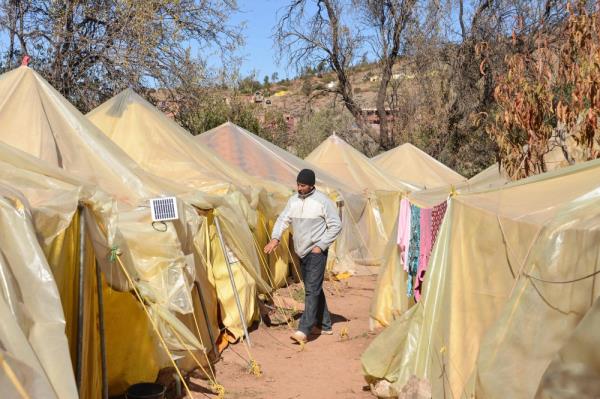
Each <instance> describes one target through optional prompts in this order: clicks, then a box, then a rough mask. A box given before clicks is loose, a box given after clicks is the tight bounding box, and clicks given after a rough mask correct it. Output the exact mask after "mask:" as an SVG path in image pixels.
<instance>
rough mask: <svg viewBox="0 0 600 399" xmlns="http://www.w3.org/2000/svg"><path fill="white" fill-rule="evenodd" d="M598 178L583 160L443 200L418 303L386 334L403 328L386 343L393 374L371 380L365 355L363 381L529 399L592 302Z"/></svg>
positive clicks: (369, 357)
mask: <svg viewBox="0 0 600 399" xmlns="http://www.w3.org/2000/svg"><path fill="white" fill-rule="evenodd" d="M598 181H600V162H599V161H592V162H588V163H585V164H581V165H577V166H574V167H570V168H566V169H563V170H559V171H555V172H552V173H547V174H544V175H539V176H535V177H532V178H529V179H525V180H522V181H519V182H515V183H512V184H509V185H507V186H505V187H504V188H503V189H500V190H493V191H489V192H482V193H472V194H460V195H456V196H454V197H452V198H451V199H450V202H449V207H448V211H447V215H446V218H445V220H444V223H443V225H442V229H441V232H440V234H439V237H438V241H437V243H436V245H435V248H434V252H433V254H432V259H431V263H430V269H429V271H428V277H427V278H426V281H425V287H424V291H425V292H424V295H425V296H424V299H423V301H422V302H421V303H420V304H419V305H418V306H416V307H414V310H413V311H411V314H412V316H410V315H409V316H408V320H405V323H398V324H393V325H392V326H390V327H389V328H398V329H404V331H413V332H412V333H411V334H413V336H412V337H411V339H409V340H407V341H406V342H407V343H405V344H401V345H396V344H395V343H393V342H391V341H387V345H388V347H389V348H395V351H394V352H395V354H397V356H400V357H402V359H401V360H397V362H399V363H401V364H402V365H403V368H402V371H400V370H398V369H395V370H392V369H390V372H389V373H386V374H385V375H384V376H383V377H381V374H379V376H375V375H370V374H369V373H368V370H370V369H373V364H376V363H377V362H378V361H379V360H378V359H377V358H376V357H375V356H374V353H375V352H372V351H370V350H368V351H367V352H365V356H363V367H364V368H365V370H367V378H368V379H371V378H384V379H386V380H388V381H395V384H396V386H398V387H401V386H402V385H403V384H404V383H406V381H407V378H406V377H407V376H408V375H411V374H415V375H416V376H417V377H419V378H424V379H427V380H429V381H430V382H431V384H432V392H433V397H444V396H446V397H472V396H474V397H478V398H479V397H481V398H507V397H510V398H530V397H533V396H534V395H535V392H536V389H537V387H538V385H539V382H540V379H541V378H542V375H543V373H544V371H545V370H546V368H547V367H548V365H549V364H550V362H551V360H552V357H553V356H554V354H555V353H556V352H557V351H558V350H559V349H560V348H561V347H562V346H563V344H564V343H565V340H566V339H567V338H568V336H569V335H570V334H571V333H572V331H573V329H574V328H575V327H576V325H577V323H578V322H579V321H580V320H581V318H582V317H583V316H584V314H585V313H586V312H587V310H588V309H589V308H590V306H591V304H592V303H593V300H594V299H595V298H596V296H597V293H596V290H595V289H594V286H595V284H596V285H597V281H596V280H597V277H596V275H594V273H595V272H596V271H597V270H598V269H599V268H600V265H599V264H598V259H599V258H598V252H597V242H598V239H599V238H600V237H599V236H598V227H597V226H598V215H599V212H598V208H597V203H598V202H597V196H598V195H599V194H600V193H599V190H598V186H599V185H598ZM528 276H535V278H537V279H541V280H543V281H544V282H543V281H538V280H535V279H533V278H531V277H528ZM586 276H587V277H586ZM580 277H586V278H583V279H581V280H580V279H579V278H580ZM553 282H554V283H553ZM559 282H563V283H560V284H559ZM417 326H420V327H417ZM540 326H543V328H540ZM388 334H390V335H391V334H392V333H391V332H390V333H388ZM378 339H379V338H378ZM382 339H385V338H382ZM374 345H375V344H374ZM377 345H379V346H380V347H381V345H382V343H377ZM407 345H410V348H409V347H407ZM382 367H383V366H382V365H379V366H377V369H382ZM507 381H519V383H518V384H517V383H515V384H510V383H507Z"/></svg>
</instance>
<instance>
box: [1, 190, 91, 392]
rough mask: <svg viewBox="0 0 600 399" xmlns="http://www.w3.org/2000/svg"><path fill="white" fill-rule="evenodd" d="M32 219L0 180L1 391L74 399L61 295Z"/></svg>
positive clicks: (20, 200) (24, 203) (21, 201)
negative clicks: (39, 242)
mask: <svg viewBox="0 0 600 399" xmlns="http://www.w3.org/2000/svg"><path fill="white" fill-rule="evenodd" d="M32 219H33V217H32V214H31V212H30V209H29V207H28V204H27V200H26V199H25V198H24V197H22V195H21V193H19V192H18V191H16V190H14V189H12V188H10V187H7V186H4V185H3V184H2V183H0V317H1V319H2V323H0V392H2V397H3V398H7V399H12V398H15V399H17V398H22V397H27V396H29V397H31V398H56V399H58V398H61V399H62V398H65V399H69V398H73V399H75V398H78V397H79V395H78V393H77V386H76V384H75V378H74V375H73V372H72V368H71V358H70V354H69V343H68V341H67V336H66V335H65V318H64V314H63V309H62V305H61V301H60V295H59V292H58V288H57V286H56V283H55V281H54V279H53V277H52V272H51V270H50V266H49V265H48V262H47V261H46V258H45V256H44V252H43V251H42V248H41V247H40V246H39V244H38V241H37V236H36V231H35V229H34V227H33V222H32ZM24 394H25V395H27V396H23V395H24Z"/></svg>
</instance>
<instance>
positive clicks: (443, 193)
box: [370, 164, 508, 329]
mask: <svg viewBox="0 0 600 399" xmlns="http://www.w3.org/2000/svg"><path fill="white" fill-rule="evenodd" d="M507 182H508V180H507V179H506V178H505V177H504V176H503V174H501V173H500V172H499V169H498V165H497V164H496V165H492V166H490V167H489V168H487V169H485V170H484V171H482V172H481V173H480V174H478V175H476V176H474V177H473V178H471V179H469V180H468V181H467V182H463V183H458V184H456V185H451V186H440V187H437V188H432V189H427V190H421V191H414V192H411V193H410V194H408V196H407V198H408V200H409V201H410V202H411V203H413V204H416V205H417V206H420V207H422V208H431V207H434V206H436V205H439V204H441V203H442V202H445V201H447V200H448V198H450V196H452V195H457V194H465V193H469V192H480V191H487V190H490V189H492V188H498V187H501V186H502V185H504V184H506V183H507ZM397 229H398V220H397V218H395V226H394V230H393V232H392V233H391V235H390V237H391V239H390V241H389V242H388V245H387V246H386V248H385V252H384V256H383V259H384V262H383V263H382V265H381V268H380V270H379V274H378V276H377V284H376V286H375V292H374V294H373V299H372V301H371V309H370V326H371V329H375V328H376V327H381V326H384V327H385V326H388V325H390V324H391V323H392V321H393V320H394V319H395V318H397V317H398V316H399V315H401V314H402V313H404V312H405V311H406V310H408V308H409V307H410V306H411V305H412V304H413V303H414V301H413V300H412V299H409V298H407V297H406V293H405V291H406V283H407V274H406V272H405V271H404V270H403V265H402V263H401V261H400V259H399V258H400V256H399V252H398V251H399V250H398V245H397V243H396V237H397V234H398V230H397ZM426 278H427V277H426Z"/></svg>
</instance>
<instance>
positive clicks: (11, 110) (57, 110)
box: [0, 67, 260, 366]
mask: <svg viewBox="0 0 600 399" xmlns="http://www.w3.org/2000/svg"><path fill="white" fill-rule="evenodd" d="M23 132H27V135H25V134H23ZM0 141H3V142H7V143H9V144H11V145H13V146H15V147H17V148H20V149H21V150H25V151H26V152H29V153H30V154H32V155H34V156H36V157H38V158H41V159H42V160H46V161H47V162H50V163H53V164H54V165H56V166H59V167H61V168H63V169H65V170H66V171H68V173H69V174H71V175H73V176H76V177H77V178H78V179H82V180H84V181H87V182H89V183H90V184H95V185H98V186H100V187H101V188H102V189H104V190H105V191H106V192H109V193H111V194H113V195H114V196H115V197H116V198H117V203H116V204H115V203H113V202H112V201H108V202H107V203H104V202H102V201H95V200H94V201H89V205H90V209H91V211H92V214H93V218H91V219H90V221H93V223H88V228H89V229H90V231H91V234H92V240H93V243H94V249H95V251H96V259H97V260H98V261H99V262H100V263H101V265H102V267H103V271H104V275H105V276H106V277H107V280H108V283H109V285H110V286H111V287H112V288H115V289H118V290H127V289H129V284H128V283H127V281H126V279H125V278H124V276H123V274H122V273H121V271H120V268H119V267H118V266H117V264H116V263H110V262H108V260H107V259H108V255H109V252H110V248H111V247H114V248H115V249H116V250H118V251H120V252H121V258H122V259H123V262H124V264H125V267H126V268H127V269H128V270H129V273H131V274H133V276H134V278H136V277H137V278H138V279H139V280H138V288H139V289H140V290H141V291H142V293H143V295H144V296H145V297H146V300H148V301H149V302H150V303H152V304H153V305H152V306H153V309H157V308H156V306H159V307H161V309H158V310H161V311H160V312H154V313H153V314H154V315H155V316H156V315H160V321H161V323H162V324H163V325H162V329H163V330H165V329H167V331H168V327H167V326H168V325H172V324H173V320H169V318H173V317H174V316H173V315H174V314H188V315H189V314H191V312H192V311H193V310H194V304H193V299H192V295H191V288H192V282H193V280H194V278H196V279H205V278H206V277H205V276H202V275H200V276H198V275H195V269H194V267H193V266H192V267H189V265H188V261H187V260H188V259H189V257H190V256H193V255H192V254H193V253H194V242H193V239H192V238H193V235H194V234H195V232H199V231H200V227H201V223H202V219H201V218H200V217H199V216H198V214H197V210H196V209H194V208H193V207H191V206H190V205H188V204H189V202H183V201H180V206H181V209H180V211H181V212H180V216H181V220H180V221H179V222H176V223H167V224H166V231H157V230H155V229H154V228H153V226H152V224H151V219H150V212H149V210H148V203H147V198H148V197H149V196H159V195H164V194H173V193H175V194H177V193H179V192H181V187H179V186H178V185H176V184H174V183H171V182H169V181H167V180H164V179H161V178H158V177H155V176H152V175H150V174H148V173H146V172H144V171H143V170H142V169H141V168H140V167H139V166H138V165H137V164H136V163H135V162H134V161H133V160H131V159H130V158H129V157H128V156H127V155H126V154H125V153H124V152H123V151H121V150H120V149H119V148H118V147H117V146H116V145H115V144H114V143H112V141H110V140H109V139H108V138H107V137H106V136H105V135H104V134H102V133H101V132H100V131H99V130H98V129H97V128H96V127H94V126H93V125H92V124H91V123H90V122H89V121H87V120H86V119H85V117H84V116H83V115H81V114H80V113H79V112H78V111H77V110H76V109H75V108H74V107H73V106H72V105H71V104H69V103H68V102H67V101H66V100H65V99H64V98H62V97H61V96H60V94H59V93H58V92H57V91H56V90H54V89H53V88H52V87H51V86H50V85H49V84H48V83H47V82H45V81H44V80H43V79H42V78H41V77H40V76H39V75H38V74H36V73H35V72H33V71H32V70H31V69H29V68H27V67H21V68H19V69H17V70H14V71H12V72H9V73H6V74H4V75H1V76H0ZM13 155H14V154H13ZM13 155H11V154H8V155H7V158H8V159H16V158H18V157H14V156H13ZM3 156H4V155H3ZM16 162H17V163H16V164H15V165H17V166H20V164H19V162H21V163H22V160H16ZM32 168H33V170H35V171H37V172H39V173H40V174H42V175H43V174H46V172H45V171H44V170H43V169H44V168H43V167H42V164H41V163H38V164H32ZM51 173H54V172H51ZM72 179H73V178H71V180H72ZM40 181H44V178H43V177H42V178H41V179H40ZM64 181H67V182H68V181H69V179H68V178H65V180H64ZM27 184H28V185H30V186H31V187H33V188H35V180H31V179H29V180H27ZM36 191H37V194H36V195H40V196H41V197H40V198H46V200H47V201H46V204H48V203H52V206H51V207H50V208H52V207H60V206H61V205H62V204H61V201H62V200H65V199H66V198H67V197H68V198H69V199H70V200H71V201H72V200H73V199H74V198H78V197H77V196H75V197H73V194H65V195H67V197H63V198H61V197H55V198H52V199H48V198H49V197H50V195H51V191H50V190H48V191H47V192H45V193H44V191H43V189H41V188H40V189H39V190H36ZM76 191H77V190H75V191H74V192H76ZM40 193H44V194H43V195H42V194H40ZM52 201H54V203H53V202H52ZM220 201H223V200H222V198H220V197H215V196H208V195H206V196H201V195H199V194H197V193H194V196H193V202H194V205H196V206H198V207H201V208H207V209H211V208H214V207H215V206H216V205H218V204H220V203H221V202H220ZM65 203H67V202H65ZM68 203H70V204H72V203H73V202H68ZM115 205H116V206H115ZM117 209H118V212H116V210H117ZM44 212H45V211H44V208H43V206H42V207H40V212H37V214H39V215H44ZM72 212H73V211H71V214H68V213H66V214H64V215H60V213H59V216H57V214H54V215H52V216H51V217H48V218H47V219H44V218H42V220H45V222H47V223H48V224H47V225H44V226H42V224H39V223H38V221H37V220H36V226H38V227H39V228H40V230H41V231H40V230H38V235H39V236H41V237H44V240H45V241H44V243H47V245H52V240H53V237H55V236H53V234H52V233H51V230H53V231H54V232H55V233H56V232H58V233H59V234H60V231H61V228H64V227H65V226H66V225H69V224H70V223H71V220H72ZM111 212H114V213H111ZM114 215H118V217H115V216H114ZM90 216H91V215H90ZM220 219H221V220H222V225H223V230H224V235H225V239H226V240H228V245H229V247H230V248H231V249H232V250H233V251H234V253H236V254H239V255H238V257H239V259H241V260H242V262H244V263H245V264H248V265H258V261H257V258H256V253H255V252H254V248H253V247H252V239H251V235H248V236H240V234H238V232H237V230H239V227H238V225H240V224H241V223H240V220H239V218H238V217H237V216H235V215H233V214H230V213H228V212H226V211H222V212H221V213H220ZM40 223H41V222H40ZM49 232H50V233H49ZM47 233H48V234H47ZM244 250H246V251H244ZM259 279H260V278H259ZM165 282H168V283H167V284H165ZM253 316H254V315H248V318H249V320H251V319H252V318H253ZM146 327H147V326H146ZM178 328H179V327H178ZM180 333H182V335H186V334H189V333H190V332H189V330H187V331H183V330H181V331H180ZM145 334H146V335H149V332H148V331H147V330H146V332H145ZM150 334H151V333H150ZM122 336H123V337H126V335H123V334H122ZM171 342H172V340H171ZM118 349H119V350H123V351H125V352H126V351H127V348H124V347H123V346H120V347H118ZM172 349H176V348H172ZM161 351H162V349H161ZM143 355H144V354H141V356H143ZM146 363H147V364H149V363H150V362H148V361H147V362H146ZM166 364H168V363H165V362H164V359H163V361H162V362H161V364H160V365H161V366H163V365H166Z"/></svg>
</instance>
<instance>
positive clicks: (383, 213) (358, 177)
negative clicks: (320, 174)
mask: <svg viewBox="0 0 600 399" xmlns="http://www.w3.org/2000/svg"><path fill="white" fill-rule="evenodd" d="M306 161H308V162H310V163H311V164H313V165H316V166H318V167H319V168H321V169H323V170H326V171H327V172H328V173H330V174H332V175H333V176H335V177H336V178H337V179H338V180H340V181H343V182H344V183H346V184H348V185H350V186H351V187H354V188H356V189H359V190H360V191H361V192H362V193H364V196H365V198H366V199H367V207H366V211H365V212H363V215H362V217H361V219H359V220H358V226H359V229H358V233H359V234H360V236H359V237H361V238H362V239H363V240H364V242H365V246H366V247H367V248H368V250H369V253H370V258H371V259H374V260H375V262H374V263H375V264H376V265H380V264H382V263H383V262H385V261H387V260H386V259H385V258H384V250H385V248H386V246H387V243H388V242H389V240H390V234H391V231H392V229H393V228H394V221H395V219H396V216H397V212H398V205H399V199H400V196H401V195H402V194H405V195H406V194H408V193H409V192H411V191H413V190H419V188H418V187H417V186H414V185H411V184H407V183H404V182H402V181H401V180H399V179H396V178H395V177H392V176H389V175H387V174H386V173H384V172H383V171H381V170H380V169H379V168H378V167H376V166H375V165H374V164H373V163H372V162H371V161H370V160H369V158H367V157H366V156H365V155H364V154H362V153H361V152H360V151H358V150H356V149H354V148H353V147H352V146H351V145H350V144H348V143H346V142H345V141H344V140H343V139H342V138H341V137H339V136H337V135H335V134H334V135H331V136H329V137H328V138H327V139H326V140H325V141H323V142H322V143H321V144H320V145H319V146H318V147H317V148H315V149H314V150H313V151H312V152H311V153H310V154H309V155H308V156H307V157H306Z"/></svg>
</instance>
